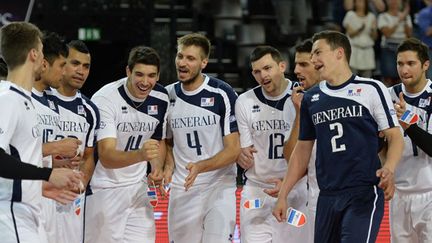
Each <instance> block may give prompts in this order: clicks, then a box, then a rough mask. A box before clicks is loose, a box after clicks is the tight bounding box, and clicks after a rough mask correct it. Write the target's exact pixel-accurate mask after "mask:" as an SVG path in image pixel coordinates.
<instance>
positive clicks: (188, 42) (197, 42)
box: [177, 33, 211, 59]
mask: <svg viewBox="0 0 432 243" xmlns="http://www.w3.org/2000/svg"><path fill="white" fill-rule="evenodd" d="M180 45H183V46H186V47H188V46H198V47H201V49H202V50H203V54H204V56H202V58H203V59H205V58H209V56H210V47H211V44H210V40H209V39H208V38H207V37H205V35H203V34H200V33H192V34H187V35H184V36H182V37H180V38H178V39H177V46H180Z"/></svg>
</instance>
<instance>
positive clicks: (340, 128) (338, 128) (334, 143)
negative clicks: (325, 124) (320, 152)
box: [330, 122, 346, 153]
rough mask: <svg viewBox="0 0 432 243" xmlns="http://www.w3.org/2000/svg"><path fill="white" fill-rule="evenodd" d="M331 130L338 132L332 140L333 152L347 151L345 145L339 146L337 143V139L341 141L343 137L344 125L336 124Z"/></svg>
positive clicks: (333, 124) (331, 126)
mask: <svg viewBox="0 0 432 243" xmlns="http://www.w3.org/2000/svg"><path fill="white" fill-rule="evenodd" d="M330 130H332V131H333V130H336V135H334V136H333V137H332V138H331V140H330V141H331V146H332V152H333V153H335V152H341V151H345V150H346V146H345V144H340V145H338V144H337V141H336V139H339V138H341V137H342V136H343V126H342V124H341V123H339V122H335V123H332V124H330Z"/></svg>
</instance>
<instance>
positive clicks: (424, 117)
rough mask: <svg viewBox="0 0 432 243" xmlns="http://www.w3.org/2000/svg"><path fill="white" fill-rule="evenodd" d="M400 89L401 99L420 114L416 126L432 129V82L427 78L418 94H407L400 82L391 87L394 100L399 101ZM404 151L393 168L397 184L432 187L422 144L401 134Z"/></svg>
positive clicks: (431, 163)
mask: <svg viewBox="0 0 432 243" xmlns="http://www.w3.org/2000/svg"><path fill="white" fill-rule="evenodd" d="M400 92H403V94H404V99H405V101H406V103H407V104H409V105H410V106H411V107H412V109H413V111H414V112H415V113H417V114H418V115H419V117H420V119H419V121H418V122H417V126H419V127H420V128H421V129H423V130H425V131H427V132H428V133H429V134H431V133H432V116H431V114H432V104H431V103H432V102H431V99H432V82H431V80H428V82H427V84H426V86H425V87H424V89H423V90H422V91H420V92H419V93H417V94H410V93H408V92H407V91H406V90H405V86H403V85H402V84H398V85H395V86H393V87H391V88H390V94H391V96H392V99H393V101H396V102H399V93H400ZM404 142H405V146H404V151H403V154H402V158H401V160H400V163H399V165H398V167H397V168H396V172H395V183H396V188H397V189H398V190H399V191H403V192H430V191H432V158H431V157H430V156H429V155H427V154H426V153H425V152H424V151H423V150H422V149H421V148H419V147H417V146H416V145H415V144H414V142H413V141H412V140H411V138H410V137H408V136H407V135H406V134H405V135H404Z"/></svg>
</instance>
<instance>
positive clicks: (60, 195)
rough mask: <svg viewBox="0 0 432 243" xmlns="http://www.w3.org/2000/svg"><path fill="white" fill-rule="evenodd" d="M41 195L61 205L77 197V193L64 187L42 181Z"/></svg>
mask: <svg viewBox="0 0 432 243" xmlns="http://www.w3.org/2000/svg"><path fill="white" fill-rule="evenodd" d="M42 195H43V196H44V197H46V198H50V199H52V200H54V201H57V202H59V203H61V204H63V205H66V204H68V203H71V202H73V201H74V200H75V198H77V197H78V194H77V193H74V192H72V191H69V190H65V189H58V188H56V187H55V186H54V185H53V184H51V183H49V182H44V183H43V187H42Z"/></svg>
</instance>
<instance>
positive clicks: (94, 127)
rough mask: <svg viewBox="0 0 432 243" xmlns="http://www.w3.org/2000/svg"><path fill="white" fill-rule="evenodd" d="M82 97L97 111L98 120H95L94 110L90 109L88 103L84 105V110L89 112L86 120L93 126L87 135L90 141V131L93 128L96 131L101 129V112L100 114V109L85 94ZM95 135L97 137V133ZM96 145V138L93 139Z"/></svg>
mask: <svg viewBox="0 0 432 243" xmlns="http://www.w3.org/2000/svg"><path fill="white" fill-rule="evenodd" d="M81 97H82V99H83V100H85V101H86V103H87V104H88V105H89V106H90V107H91V108H93V111H94V113H95V116H96V117H95V118H96V121H94V120H93V115H92V112H91V111H90V109H88V108H87V106H86V105H83V106H84V110H85V111H86V113H87V114H89V116H86V121H87V122H88V124H91V125H92V127H90V128H89V132H88V133H87V135H86V141H89V139H90V137H89V136H90V133H91V132H90V131H91V130H92V129H93V130H94V131H96V130H98V129H99V125H100V114H99V109H98V108H97V107H96V105H95V104H94V103H93V102H92V101H91V100H90V99H89V98H87V97H86V96H85V95H81ZM94 136H95V137H96V133H94ZM95 146H96V139H93V147H95Z"/></svg>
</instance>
